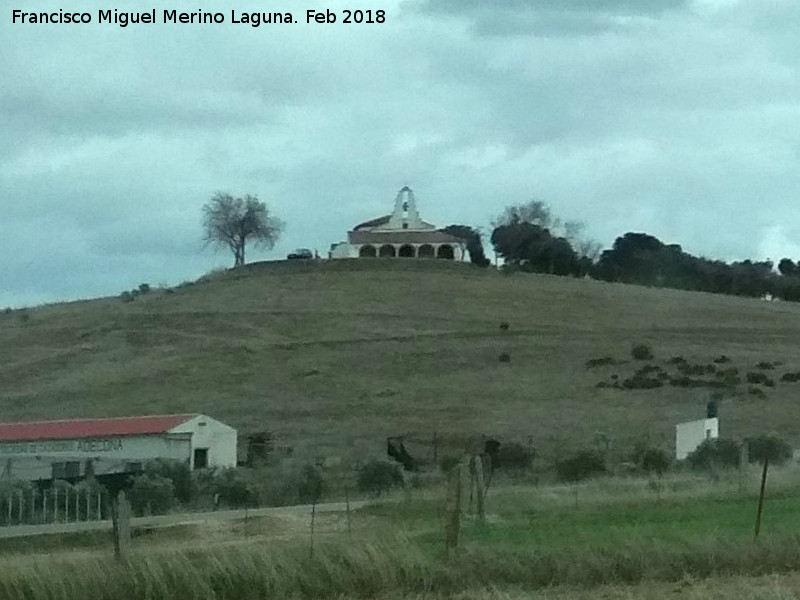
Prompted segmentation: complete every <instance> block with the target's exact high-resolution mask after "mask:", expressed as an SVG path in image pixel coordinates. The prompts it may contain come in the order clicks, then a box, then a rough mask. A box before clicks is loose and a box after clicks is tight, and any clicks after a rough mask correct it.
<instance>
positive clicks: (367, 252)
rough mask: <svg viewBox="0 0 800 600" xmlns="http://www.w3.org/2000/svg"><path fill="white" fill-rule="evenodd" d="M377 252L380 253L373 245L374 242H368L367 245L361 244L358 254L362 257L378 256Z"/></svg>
mask: <svg viewBox="0 0 800 600" xmlns="http://www.w3.org/2000/svg"><path fill="white" fill-rule="evenodd" d="M377 254H378V251H377V250H375V246H373V245H372V244H367V245H366V246H361V248H359V249H358V255H359V256H360V257H361V258H375V256H377Z"/></svg>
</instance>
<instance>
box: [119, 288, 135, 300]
mask: <svg viewBox="0 0 800 600" xmlns="http://www.w3.org/2000/svg"><path fill="white" fill-rule="evenodd" d="M119 299H120V300H122V301H123V302H133V301H134V300H135V299H136V296H134V295H133V294H131V293H130V292H129V291H127V290H125V291H124V292H122V293H121V294H120V295H119Z"/></svg>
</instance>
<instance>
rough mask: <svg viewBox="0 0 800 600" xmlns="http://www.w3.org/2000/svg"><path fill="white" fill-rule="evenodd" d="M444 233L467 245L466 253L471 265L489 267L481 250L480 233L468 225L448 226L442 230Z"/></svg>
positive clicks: (487, 260)
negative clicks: (459, 239)
mask: <svg viewBox="0 0 800 600" xmlns="http://www.w3.org/2000/svg"><path fill="white" fill-rule="evenodd" d="M442 231H443V232H444V233H447V234H450V235H452V236H455V237H457V238H461V239H462V240H464V241H465V242H466V244H467V252H469V261H470V262H471V263H472V264H473V265H478V266H481V267H487V266H489V259H488V258H486V254H485V253H484V250H483V241H482V240H481V233H480V231H478V230H477V229H475V228H474V227H470V226H469V225H448V226H447V227H445V228H444V229H442Z"/></svg>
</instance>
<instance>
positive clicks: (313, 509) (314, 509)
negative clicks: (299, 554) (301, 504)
mask: <svg viewBox="0 0 800 600" xmlns="http://www.w3.org/2000/svg"><path fill="white" fill-rule="evenodd" d="M316 515H317V501H316V500H314V501H313V502H312V504H311V551H310V552H309V554H310V555H311V558H314V519H315V517H316Z"/></svg>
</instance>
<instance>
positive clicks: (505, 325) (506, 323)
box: [500, 321, 509, 331]
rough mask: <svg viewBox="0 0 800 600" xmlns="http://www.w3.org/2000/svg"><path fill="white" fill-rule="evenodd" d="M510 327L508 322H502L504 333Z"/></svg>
mask: <svg viewBox="0 0 800 600" xmlns="http://www.w3.org/2000/svg"><path fill="white" fill-rule="evenodd" d="M508 327H509V325H508V321H502V322H501V323H500V329H501V330H502V331H508Z"/></svg>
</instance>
